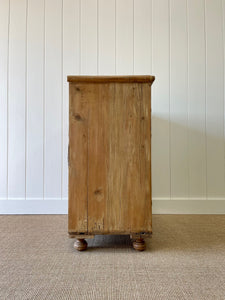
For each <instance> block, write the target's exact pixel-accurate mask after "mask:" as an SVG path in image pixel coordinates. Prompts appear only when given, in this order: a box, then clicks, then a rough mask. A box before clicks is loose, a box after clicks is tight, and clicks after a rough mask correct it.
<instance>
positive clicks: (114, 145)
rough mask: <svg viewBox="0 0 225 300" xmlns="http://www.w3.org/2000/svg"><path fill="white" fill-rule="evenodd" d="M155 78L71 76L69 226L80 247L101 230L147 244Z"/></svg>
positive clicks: (139, 244) (141, 247) (139, 245)
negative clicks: (152, 90)
mask: <svg viewBox="0 0 225 300" xmlns="http://www.w3.org/2000/svg"><path fill="white" fill-rule="evenodd" d="M153 81H154V76H68V82H69V95H70V96H69V153H68V164H69V211H68V232H69V236H70V237H74V238H76V239H77V240H76V242H75V244H74V247H75V248H76V249H77V250H85V249H86V248H87V242H86V241H85V238H91V237H94V235H98V234H128V235H130V236H131V238H132V239H133V240H134V242H133V247H134V249H136V250H144V249H145V242H144V238H145V237H147V236H149V235H150V234H151V232H152V201H151V143H150V141H151V84H152V82H153Z"/></svg>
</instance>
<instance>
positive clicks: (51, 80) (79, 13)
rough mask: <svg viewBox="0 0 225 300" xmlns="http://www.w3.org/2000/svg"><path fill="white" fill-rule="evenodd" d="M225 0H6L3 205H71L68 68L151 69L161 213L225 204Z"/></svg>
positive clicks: (25, 209) (2, 7) (49, 208)
mask: <svg viewBox="0 0 225 300" xmlns="http://www.w3.org/2000/svg"><path fill="white" fill-rule="evenodd" d="M224 47H225V0H0V213H3V214H20V213H21V214H23V213H24V214H25V213H34V214H35V213H67V196H68V187H67V186H68V179H67V145H68V84H67V81H66V76H67V75H68V74H70V75H71V74H74V75H76V74H82V75H86V74H99V75H103V74H104V75H105V74H108V75H111V74H118V75H121V74H123V75H126V74H152V75H155V76H156V80H155V82H154V84H153V86H152V175H153V176H152V189H153V213H216V214H217V213H225V105H224V91H225V77H224V69H225V51H224V49H225V48H224Z"/></svg>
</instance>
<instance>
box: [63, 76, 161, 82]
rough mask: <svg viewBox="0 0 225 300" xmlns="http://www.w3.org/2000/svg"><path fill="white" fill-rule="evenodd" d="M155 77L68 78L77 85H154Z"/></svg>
mask: <svg viewBox="0 0 225 300" xmlns="http://www.w3.org/2000/svg"><path fill="white" fill-rule="evenodd" d="M154 80H155V76H150V75H140V76H72V75H71V76H67V81H68V82H75V83H109V82H118V83H135V82H136V83H151V84H152V83H153V81H154Z"/></svg>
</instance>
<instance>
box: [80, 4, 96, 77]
mask: <svg viewBox="0 0 225 300" xmlns="http://www.w3.org/2000/svg"><path fill="white" fill-rule="evenodd" d="M97 14H98V2H97V0H82V1H81V73H82V74H84V75H85V74H86V75H88V74H91V75H96V74H97V73H98V42H97V41H98V39H97V36H98V26H97V17H98V16H97Z"/></svg>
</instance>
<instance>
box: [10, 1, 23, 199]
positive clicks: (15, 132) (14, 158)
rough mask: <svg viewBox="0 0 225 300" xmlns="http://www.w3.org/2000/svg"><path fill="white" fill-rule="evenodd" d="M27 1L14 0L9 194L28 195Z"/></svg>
mask: <svg viewBox="0 0 225 300" xmlns="http://www.w3.org/2000/svg"><path fill="white" fill-rule="evenodd" d="M26 9H27V8H26V0H21V1H17V0H12V1H10V32H9V98H8V101H9V102H8V118H9V119H8V134H9V135H8V196H9V197H10V198H15V197H16V198H24V197H25V124H26V122H25V120H26Z"/></svg>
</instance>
